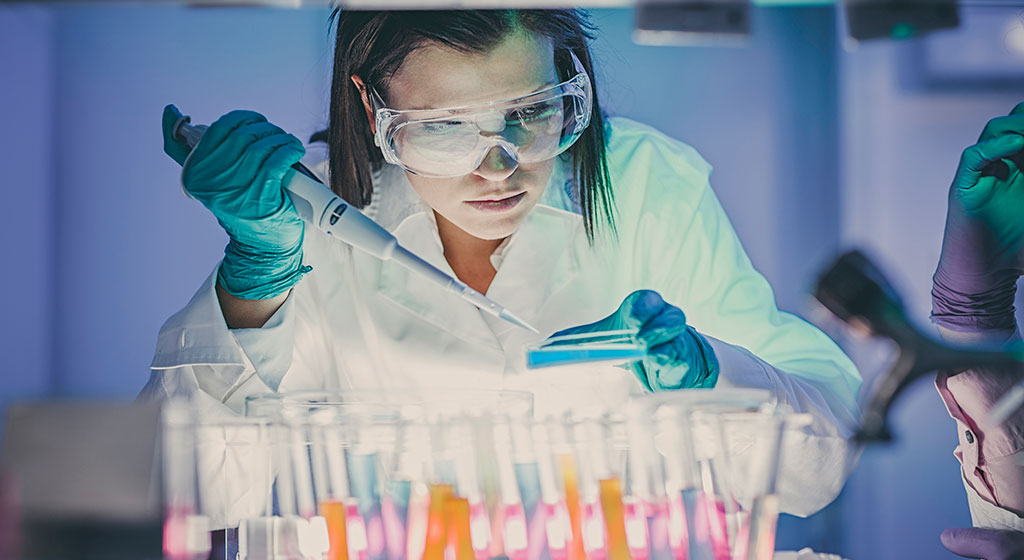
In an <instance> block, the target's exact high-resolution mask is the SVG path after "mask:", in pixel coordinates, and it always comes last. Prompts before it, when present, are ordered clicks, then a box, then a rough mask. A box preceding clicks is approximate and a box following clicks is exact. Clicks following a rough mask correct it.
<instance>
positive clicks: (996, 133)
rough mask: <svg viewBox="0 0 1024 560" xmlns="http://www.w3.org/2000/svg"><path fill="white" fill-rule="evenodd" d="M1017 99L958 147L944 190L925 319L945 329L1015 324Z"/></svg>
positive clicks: (1022, 199) (1023, 162)
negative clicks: (945, 206) (941, 232)
mask: <svg viewBox="0 0 1024 560" xmlns="http://www.w3.org/2000/svg"><path fill="white" fill-rule="evenodd" d="M1022 166H1024V103H1021V104H1019V105H1017V106H1016V107H1015V108H1014V109H1013V111H1012V112H1011V113H1010V115H1009V116H1006V117H999V118H996V119H993V120H991V121H989V123H988V125H987V126H986V127H985V130H984V131H983V132H982V134H981V137H980V138H979V139H978V143H977V144H975V145H973V146H971V147H969V148H967V149H966V150H964V153H963V156H962V158H961V160H960V166H959V168H958V169H957V172H956V177H955V178H954V179H953V184H952V186H951V187H950V189H949V210H948V213H947V215H946V230H945V236H944V238H943V242H942V255H941V257H940V258H939V265H938V268H937V269H936V271H935V277H934V287H933V290H932V302H933V319H934V321H935V322H936V323H937V324H939V325H941V326H944V327H947V328H951V329H953V330H976V329H981V330H1007V331H1012V330H1013V329H1014V327H1015V320H1014V316H1013V298H1014V293H1015V288H1016V281H1017V278H1018V277H1020V275H1021V274H1022V273H1024V171H1022V169H1021V167H1022Z"/></svg>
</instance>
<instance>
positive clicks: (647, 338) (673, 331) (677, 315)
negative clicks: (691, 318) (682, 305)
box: [637, 303, 686, 348]
mask: <svg viewBox="0 0 1024 560" xmlns="http://www.w3.org/2000/svg"><path fill="white" fill-rule="evenodd" d="M685 332H686V314H684V313H683V311H682V310H681V309H679V308H678V307H676V306H674V305H671V304H668V303H666V304H665V305H664V306H663V307H662V308H661V311H659V312H658V313H657V314H656V315H654V316H653V317H651V318H650V319H648V320H647V322H645V323H644V324H643V325H641V326H640V332H639V333H638V334H637V336H638V337H639V338H640V340H643V341H644V342H645V343H647V347H648V348H652V347H654V346H658V345H659V344H664V343H666V342H669V341H671V340H673V339H675V338H676V337H678V336H680V335H682V334H683V333H685Z"/></svg>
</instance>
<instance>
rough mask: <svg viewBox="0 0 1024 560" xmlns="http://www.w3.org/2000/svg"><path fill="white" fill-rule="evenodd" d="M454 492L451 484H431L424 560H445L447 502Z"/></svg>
mask: <svg viewBox="0 0 1024 560" xmlns="http://www.w3.org/2000/svg"><path fill="white" fill-rule="evenodd" d="M453 494H454V492H453V490H452V486H451V485H450V484H432V485H430V506H429V507H428V508H427V542H426V545H425V546H424V547H423V560H444V549H445V546H446V545H447V541H448V530H447V524H446V523H445V517H447V516H446V514H445V513H446V512H445V504H447V503H448V500H449V499H451V498H452V496H453ZM467 519H468V517H467Z"/></svg>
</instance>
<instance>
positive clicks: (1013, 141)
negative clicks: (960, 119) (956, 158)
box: [953, 134, 1024, 190]
mask: <svg viewBox="0 0 1024 560" xmlns="http://www.w3.org/2000/svg"><path fill="white" fill-rule="evenodd" d="M1022 149H1024V136H1021V135H1018V134H1006V135H1004V136H1000V137H998V138H994V139H992V140H987V141H985V142H980V143H978V144H975V145H973V146H971V147H969V148H967V149H966V150H964V153H963V155H962V156H961V158H960V167H959V170H958V171H957V176H956V179H955V180H954V182H953V185H954V187H956V188H958V189H962V190H968V189H971V188H972V187H974V186H975V185H977V184H978V179H980V178H981V177H982V174H983V172H984V171H985V168H986V166H988V165H989V164H991V163H994V162H997V161H999V160H1000V159H1003V158H1006V157H1010V156H1012V155H1014V154H1016V153H1017V152H1019V151H1021V150H1022Z"/></svg>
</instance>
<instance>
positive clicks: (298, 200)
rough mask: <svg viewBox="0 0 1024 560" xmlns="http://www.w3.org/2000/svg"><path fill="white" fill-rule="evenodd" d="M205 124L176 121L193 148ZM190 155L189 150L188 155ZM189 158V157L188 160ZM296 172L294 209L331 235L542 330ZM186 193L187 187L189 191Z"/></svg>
mask: <svg viewBox="0 0 1024 560" xmlns="http://www.w3.org/2000/svg"><path fill="white" fill-rule="evenodd" d="M206 128H207V127H206V126H205V125H192V124H190V119H189V117H188V116H183V117H181V118H179V119H178V122H176V123H175V124H174V136H175V138H176V139H178V140H181V141H182V142H185V143H187V144H188V145H189V146H190V147H195V146H196V145H197V144H198V143H199V141H200V140H201V139H202V137H203V134H204V133H205V132H206ZM189 157H191V154H189ZM188 164H189V160H188V159H186V160H185V165H186V166H187V165H188ZM292 167H293V168H294V169H295V170H296V171H297V173H293V174H292V177H291V178H290V179H288V181H287V183H286V184H285V185H284V188H285V190H286V191H287V192H288V195H289V197H290V198H291V199H292V203H293V204H294V206H295V210H296V211H297V212H298V214H299V216H300V217H301V218H302V219H303V220H305V221H306V222H308V223H310V224H312V225H313V226H315V227H316V228H318V229H320V230H322V231H324V232H325V233H327V234H328V235H331V236H333V237H337V238H338V239H340V240H342V241H344V242H345V243H348V244H349V245H352V246H353V247H355V248H357V249H360V250H363V251H366V252H367V253H370V254H371V255H373V256H375V257H377V258H379V259H382V260H394V261H395V262H397V263H398V264H400V265H402V266H404V267H406V268H408V269H409V270H411V271H413V272H415V273H417V274H419V275H420V276H422V277H424V278H427V279H429V280H431V281H433V282H434V283H435V284H438V285H440V286H441V287H443V288H444V289H446V290H448V291H449V292H452V293H454V294H456V295H458V296H459V297H460V298H462V299H463V300H464V301H467V302H469V303H471V304H473V305H474V306H476V307H478V308H479V309H480V310H481V311H484V312H485V313H489V314H491V315H494V316H495V317H498V318H500V319H504V320H505V321H508V322H509V323H512V324H513V325H516V326H517V327H521V328H524V329H527V330H530V331H533V332H534V333H538V332H539V331H538V330H537V329H536V328H534V327H532V326H531V325H530V324H528V323H527V322H525V321H523V320H522V319H520V318H518V317H516V316H515V315H513V314H512V313H510V312H509V311H508V310H506V309H505V308H504V307H502V306H500V305H498V304H497V303H496V302H494V301H493V300H491V299H489V298H488V297H487V296H485V295H483V294H481V293H479V292H477V291H476V290H474V289H473V288H470V287H469V286H467V285H466V284H465V283H463V282H461V281H459V280H458V279H456V278H453V277H451V276H450V275H448V274H446V273H445V272H443V271H441V270H439V269H438V268H437V267H435V266H433V265H431V264H430V263H428V262H426V261H425V260H423V259H421V258H419V257H418V256H416V255H415V254H413V253H412V252H410V251H408V250H407V249H405V248H403V247H402V246H401V245H399V244H398V241H397V240H396V239H395V237H394V236H393V235H391V233H390V232H388V231H387V230H386V229H384V228H383V227H381V226H380V225H379V224H377V223H376V222H374V221H373V220H371V219H370V218H368V217H367V216H366V215H365V214H363V213H362V212H360V211H359V210H358V209H357V208H354V207H352V206H351V205H349V204H348V203H347V202H345V201H344V200H342V198H341V197H339V196H338V195H336V194H334V192H333V191H331V189H329V188H328V187H327V186H326V185H324V184H323V182H322V181H320V180H319V179H318V178H317V177H316V175H315V174H314V173H313V172H311V171H310V170H309V169H308V168H306V167H305V166H304V165H302V164H301V163H297V164H295V165H294V166H292ZM185 194H186V195H187V194H188V193H187V192H186V193H185Z"/></svg>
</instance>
